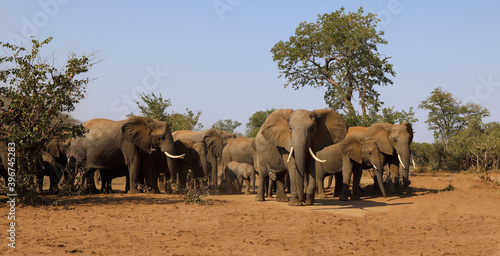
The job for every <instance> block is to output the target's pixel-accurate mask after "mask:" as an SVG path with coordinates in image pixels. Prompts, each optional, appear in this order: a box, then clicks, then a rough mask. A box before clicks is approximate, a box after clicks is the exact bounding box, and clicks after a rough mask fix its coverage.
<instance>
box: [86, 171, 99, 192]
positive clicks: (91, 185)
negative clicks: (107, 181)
mask: <svg viewBox="0 0 500 256" xmlns="http://www.w3.org/2000/svg"><path fill="white" fill-rule="evenodd" d="M95 172H96V169H95V168H89V170H88V171H87V173H86V175H85V180H86V183H87V186H86V191H87V193H88V194H97V193H99V191H98V190H97V188H96V186H95V182H94V173H95Z"/></svg>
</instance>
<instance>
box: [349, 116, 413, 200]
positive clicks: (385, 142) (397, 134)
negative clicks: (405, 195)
mask: <svg viewBox="0 0 500 256" xmlns="http://www.w3.org/2000/svg"><path fill="white" fill-rule="evenodd" d="M349 133H350V134H351V133H361V134H363V136H364V137H365V138H367V139H369V140H373V141H375V142H376V143H377V146H378V148H379V149H380V151H381V152H382V153H383V154H384V163H388V164H389V170H390V172H391V179H392V182H391V184H390V190H391V192H392V193H401V188H400V182H399V164H401V166H402V167H403V173H402V174H403V186H405V187H408V186H409V185H410V183H411V182H410V179H409V173H410V172H409V168H410V159H411V151H410V144H411V142H412V141H413V129H412V126H411V124H410V123H408V122H404V123H402V124H390V123H375V124H372V125H371V126H370V127H351V128H349Z"/></svg>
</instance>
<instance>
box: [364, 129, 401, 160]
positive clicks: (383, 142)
mask: <svg viewBox="0 0 500 256" xmlns="http://www.w3.org/2000/svg"><path fill="white" fill-rule="evenodd" d="M389 125H390V126H392V125H391V124H389V123H376V124H372V125H371V126H370V127H368V129H367V130H366V133H365V136H366V138H367V139H369V140H373V141H375V143H377V147H378V149H379V150H380V152H382V153H384V154H386V155H392V154H393V153H394V148H393V147H392V145H391V143H390V142H389V133H388V130H387V129H389V131H390V128H389Z"/></svg>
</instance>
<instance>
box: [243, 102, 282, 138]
mask: <svg viewBox="0 0 500 256" xmlns="http://www.w3.org/2000/svg"><path fill="white" fill-rule="evenodd" d="M274 111H276V109H274V108H273V109H267V110H265V111H257V112H255V113H254V114H253V115H252V116H251V117H249V118H248V123H247V125H246V126H247V131H246V136H247V137H249V138H253V137H255V136H257V133H258V132H259V130H260V127H261V126H262V125H263V124H264V122H265V121H266V119H267V117H268V116H269V115H270V114H271V113H272V112H274Z"/></svg>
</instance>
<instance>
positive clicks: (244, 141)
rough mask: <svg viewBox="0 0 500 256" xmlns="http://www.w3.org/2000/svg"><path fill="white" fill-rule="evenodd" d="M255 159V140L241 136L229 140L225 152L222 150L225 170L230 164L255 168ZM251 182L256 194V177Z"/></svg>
mask: <svg viewBox="0 0 500 256" xmlns="http://www.w3.org/2000/svg"><path fill="white" fill-rule="evenodd" d="M254 158H255V138H248V137H245V136H239V137H236V138H234V139H232V140H229V142H228V143H227V145H226V146H225V147H224V150H222V167H223V168H224V170H225V169H226V166H227V165H228V164H229V163H230V162H238V163H245V164H249V165H251V166H254ZM252 175H254V174H252ZM251 181H252V187H253V192H254V193H255V177H252V178H251Z"/></svg>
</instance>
